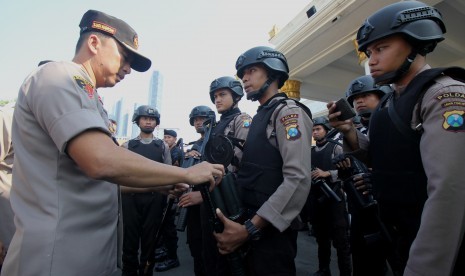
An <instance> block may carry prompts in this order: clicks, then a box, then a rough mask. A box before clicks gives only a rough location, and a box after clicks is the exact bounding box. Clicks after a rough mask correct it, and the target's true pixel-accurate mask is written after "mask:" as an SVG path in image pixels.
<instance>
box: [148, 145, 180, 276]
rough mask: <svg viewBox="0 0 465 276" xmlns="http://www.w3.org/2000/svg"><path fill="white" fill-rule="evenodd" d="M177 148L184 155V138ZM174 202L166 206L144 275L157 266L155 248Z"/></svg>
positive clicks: (171, 201)
mask: <svg viewBox="0 0 465 276" xmlns="http://www.w3.org/2000/svg"><path fill="white" fill-rule="evenodd" d="M176 147H177V148H179V150H180V154H181V155H182V153H183V152H184V141H183V139H182V138H180V139H179V140H178V142H177V143H176ZM179 159H180V164H179V165H180V166H182V161H183V159H184V156H181V158H179ZM174 201H175V199H174V198H173V197H170V198H169V199H168V203H167V204H166V207H165V209H164V210H163V215H162V218H161V222H160V225H159V226H158V229H157V232H156V234H155V239H154V243H153V245H152V246H151V248H150V250H149V256H148V258H147V263H146V264H145V268H144V275H151V272H152V271H151V270H152V269H153V266H154V265H155V259H154V258H155V248H156V246H157V245H158V244H159V242H160V239H161V237H162V234H161V233H162V232H163V229H164V228H165V227H166V221H167V218H168V217H169V215H170V212H171V211H172V208H173V204H174Z"/></svg>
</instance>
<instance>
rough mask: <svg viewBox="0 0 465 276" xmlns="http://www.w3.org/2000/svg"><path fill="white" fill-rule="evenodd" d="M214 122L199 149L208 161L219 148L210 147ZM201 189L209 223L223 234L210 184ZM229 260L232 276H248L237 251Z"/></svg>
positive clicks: (206, 124)
mask: <svg viewBox="0 0 465 276" xmlns="http://www.w3.org/2000/svg"><path fill="white" fill-rule="evenodd" d="M213 122H214V120H212V118H209V119H207V120H206V121H205V122H204V129H205V134H204V140H203V144H202V146H201V147H200V149H199V152H200V156H201V158H203V159H207V158H206V155H208V156H215V154H214V152H212V151H213V150H212V149H214V148H217V145H213V146H212V144H211V143H210V146H208V143H209V140H210V136H211V132H212V128H213ZM206 147H208V148H209V150H208V152H209V154H205V148H206ZM207 161H211V160H208V159H207ZM223 165H224V166H225V167H226V166H227V165H228V164H224V163H223ZM199 188H200V193H201V194H202V199H203V203H204V204H205V207H206V211H207V216H208V221H209V222H210V225H211V226H212V228H213V230H214V231H215V232H216V233H221V232H223V230H224V225H223V223H222V222H221V220H220V219H219V218H218V216H217V215H216V206H215V203H214V202H213V200H212V198H211V195H210V191H209V184H208V183H206V184H201V185H199ZM227 258H228V262H229V265H230V268H231V275H233V276H245V275H246V274H245V271H244V267H243V263H242V257H241V255H240V253H239V252H237V251H236V252H232V253H230V254H228V255H227Z"/></svg>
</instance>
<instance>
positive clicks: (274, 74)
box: [236, 46, 289, 101]
mask: <svg viewBox="0 0 465 276" xmlns="http://www.w3.org/2000/svg"><path fill="white" fill-rule="evenodd" d="M254 64H263V65H264V66H265V68H266V69H267V70H268V71H269V72H268V81H267V83H265V84H264V86H262V88H261V89H260V90H259V91H255V93H254V92H252V93H248V94H247V99H250V100H253V101H255V100H258V99H259V98H260V97H261V95H262V94H263V92H265V90H266V89H267V88H268V86H269V85H270V84H271V82H273V81H274V80H275V79H278V88H281V87H282V86H283V85H284V82H286V80H287V79H288V78H289V66H288V65H287V60H286V57H285V56H284V55H283V54H282V53H281V52H279V51H276V50H275V49H273V48H270V47H266V46H258V47H254V48H252V49H250V50H248V51H246V52H245V53H243V54H242V55H240V56H239V58H238V59H237V61H236V70H237V76H238V77H239V78H240V79H242V77H243V76H244V70H245V69H246V68H248V67H249V66H251V65H254ZM265 85H266V87H265Z"/></svg>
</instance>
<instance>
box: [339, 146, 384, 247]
mask: <svg viewBox="0 0 465 276" xmlns="http://www.w3.org/2000/svg"><path fill="white" fill-rule="evenodd" d="M345 158H349V159H350V168H349V169H339V177H340V178H342V179H344V180H343V187H344V190H345V191H346V193H347V199H348V201H349V203H350V204H351V205H352V206H353V207H354V208H355V209H356V210H355V211H356V212H358V213H359V214H360V216H363V218H364V219H363V228H364V238H365V241H366V242H367V244H375V243H378V242H380V241H382V240H385V241H387V242H391V241H392V239H391V236H390V234H389V232H388V231H387V229H386V227H385V226H384V223H383V222H382V221H381V218H380V217H379V208H378V202H377V201H376V200H375V199H374V198H373V195H371V194H370V193H368V194H363V191H359V190H357V188H356V187H355V183H354V181H353V176H354V175H358V174H369V173H370V171H369V170H368V168H367V167H366V166H365V164H363V163H362V162H361V161H360V160H358V159H357V158H355V157H354V156H352V155H350V154H344V155H342V156H337V157H336V158H334V159H333V162H338V161H340V160H344V159H345Z"/></svg>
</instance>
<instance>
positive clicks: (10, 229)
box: [0, 104, 15, 271]
mask: <svg viewBox="0 0 465 276" xmlns="http://www.w3.org/2000/svg"><path fill="white" fill-rule="evenodd" d="M10 105H11V104H8V105H7V106H4V107H0V130H1V135H0V222H1V223H0V271H1V267H2V264H3V259H4V257H5V254H6V252H7V250H8V246H9V245H10V241H11V238H12V237H13V234H14V232H15V225H14V222H13V220H14V214H13V210H11V204H10V191H11V177H12V171H13V159H14V149H13V141H12V139H11V124H12V119H13V110H14V109H13V108H12V107H11V106H10Z"/></svg>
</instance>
